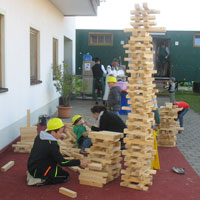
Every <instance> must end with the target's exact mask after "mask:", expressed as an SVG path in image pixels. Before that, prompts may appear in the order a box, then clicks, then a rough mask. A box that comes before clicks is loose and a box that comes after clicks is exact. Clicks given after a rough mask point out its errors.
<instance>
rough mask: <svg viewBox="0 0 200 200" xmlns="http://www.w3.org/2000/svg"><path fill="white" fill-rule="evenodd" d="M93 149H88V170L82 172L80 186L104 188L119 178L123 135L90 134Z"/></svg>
mask: <svg viewBox="0 0 200 200" xmlns="http://www.w3.org/2000/svg"><path fill="white" fill-rule="evenodd" d="M89 137H90V138H91V139H92V147H91V148H90V149H87V152H88V153H89V155H88V161H89V163H90V164H89V165H88V168H86V169H83V170H81V171H80V175H79V180H80V184H83V185H90V186H95V187H103V185H104V184H106V183H108V182H110V181H112V180H114V179H115V178H117V177H119V175H120V170H121V164H120V161H121V160H122V158H121V150H120V148H121V143H120V138H121V137H123V133H117V132H110V131H101V132H89Z"/></svg>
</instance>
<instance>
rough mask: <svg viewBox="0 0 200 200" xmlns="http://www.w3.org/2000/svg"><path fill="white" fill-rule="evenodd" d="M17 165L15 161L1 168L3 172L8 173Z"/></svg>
mask: <svg viewBox="0 0 200 200" xmlns="http://www.w3.org/2000/svg"><path fill="white" fill-rule="evenodd" d="M14 164H15V161H13V160H11V161H9V162H8V163H7V164H5V165H4V166H3V167H1V171H2V172H6V171H8V170H9V169H10V168H11V167H12V166H13V165H14Z"/></svg>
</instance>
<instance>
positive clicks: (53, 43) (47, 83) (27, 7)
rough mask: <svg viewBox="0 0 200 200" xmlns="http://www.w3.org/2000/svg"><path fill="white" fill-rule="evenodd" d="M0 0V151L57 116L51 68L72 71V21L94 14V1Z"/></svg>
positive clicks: (73, 28)
mask: <svg viewBox="0 0 200 200" xmlns="http://www.w3.org/2000/svg"><path fill="white" fill-rule="evenodd" d="M74 3H76V4H79V5H81V4H82V3H83V1H82V0H76V2H75V1H73V0H67V1H65V0H17V1H11V0H0V119H1V120H0V151H1V150H2V149H3V148H4V147H6V146H7V145H8V144H10V143H11V142H12V141H13V140H15V139H16V138H17V137H18V136H19V135H20V127H21V126H26V111H27V109H30V110H31V125H35V124H36V123H37V122H38V117H39V115H41V114H47V115H51V114H53V113H55V112H56V106H57V105H58V93H57V92H56V90H55V87H54V86H53V83H54V81H53V70H52V66H53V65H55V64H60V63H62V62H63V61H66V62H67V63H69V64H70V65H71V66H72V71H73V72H75V19H74V17H73V16H80V15H87V16H88V15H96V11H97V6H98V5H99V1H98V0H92V1H89V0H86V1H84V6H83V7H82V8H83V9H81V7H79V9H77V8H76V7H74Z"/></svg>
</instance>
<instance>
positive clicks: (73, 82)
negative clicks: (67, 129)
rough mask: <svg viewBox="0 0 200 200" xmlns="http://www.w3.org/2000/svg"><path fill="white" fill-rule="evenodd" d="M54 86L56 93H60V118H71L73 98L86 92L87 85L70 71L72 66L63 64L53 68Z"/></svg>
mask: <svg viewBox="0 0 200 200" xmlns="http://www.w3.org/2000/svg"><path fill="white" fill-rule="evenodd" d="M53 75H54V80H55V83H54V86H55V88H56V91H57V92H59V93H60V98H59V106H57V108H58V117H60V118H69V117H70V111H71V108H72V107H71V106H70V101H71V99H72V97H73V96H75V95H78V94H81V93H82V92H84V90H85V88H86V87H85V83H84V82H83V81H82V80H81V79H80V78H79V76H77V75H73V74H72V72H71V71H70V66H69V65H68V64H66V63H64V62H63V64H60V65H56V66H54V67H53Z"/></svg>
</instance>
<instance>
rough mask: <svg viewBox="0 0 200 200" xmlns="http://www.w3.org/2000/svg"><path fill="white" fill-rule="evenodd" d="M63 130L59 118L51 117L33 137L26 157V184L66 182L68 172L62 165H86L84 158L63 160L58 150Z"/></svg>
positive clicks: (62, 124)
mask: <svg viewBox="0 0 200 200" xmlns="http://www.w3.org/2000/svg"><path fill="white" fill-rule="evenodd" d="M63 132H64V123H63V121H62V120H61V119H59V118H52V119H50V120H49V121H48V123H47V129H46V130H45V131H41V132H40V134H39V135H38V136H37V137H36V138H35V141H34V144H33V148H32V150H31V153H30V156H29V159H28V165H27V167H28V172H27V185H37V186H39V185H49V184H56V183H63V182H66V181H67V180H68V178H69V173H68V172H67V171H65V170H63V169H62V168H61V167H59V166H58V165H61V166H63V167H70V166H79V165H81V166H82V167H86V166H87V161H85V160H65V159H64V157H63V156H62V154H61V153H60V150H59V145H58V139H60V138H61V136H62V133H63Z"/></svg>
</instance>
